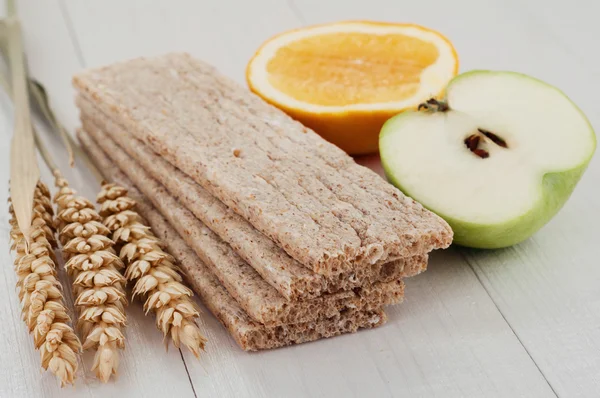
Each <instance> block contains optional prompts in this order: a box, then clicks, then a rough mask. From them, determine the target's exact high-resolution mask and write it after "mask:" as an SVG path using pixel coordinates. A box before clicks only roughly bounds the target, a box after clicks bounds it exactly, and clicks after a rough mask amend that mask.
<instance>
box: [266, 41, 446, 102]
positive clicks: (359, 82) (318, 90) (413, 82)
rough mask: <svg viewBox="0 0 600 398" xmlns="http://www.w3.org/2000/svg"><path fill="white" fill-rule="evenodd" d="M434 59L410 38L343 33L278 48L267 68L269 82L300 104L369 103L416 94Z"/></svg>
mask: <svg viewBox="0 0 600 398" xmlns="http://www.w3.org/2000/svg"><path fill="white" fill-rule="evenodd" d="M438 55H439V52H438V49H437V47H436V46H435V45H433V44H431V43H428V42H426V41H423V40H421V39H418V38H415V37H407V36H403V35H376V36H374V35H372V34H367V33H356V32H343V33H330V34H326V35H322V36H316V37H307V38H304V39H301V40H298V41H295V42H292V43H290V44H289V45H287V46H286V47H281V48H280V49H278V50H277V52H276V53H275V55H274V56H273V58H271V59H270V60H269V62H268V63H267V66H266V68H267V73H268V74H269V83H271V85H272V86H273V87H274V88H275V89H276V90H279V91H281V92H284V93H287V94H288V95H289V96H291V97H293V98H295V99H297V100H299V101H304V102H309V103H312V104H315V105H326V106H327V105H349V104H372V103H383V102H394V101H398V100H401V99H406V98H408V97H412V96H413V95H415V93H416V92H417V91H418V89H419V83H420V75H421V73H422V72H423V70H424V69H425V68H427V67H428V66H430V65H431V64H433V63H434V62H435V61H436V59H437V58H438Z"/></svg>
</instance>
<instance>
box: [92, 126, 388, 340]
mask: <svg viewBox="0 0 600 398" xmlns="http://www.w3.org/2000/svg"><path fill="white" fill-rule="evenodd" d="M82 138H83V139H82V143H83V146H84V148H85V149H86V151H87V152H88V153H89V154H90V156H91V157H92V158H93V159H94V161H95V163H96V164H97V165H99V166H100V168H101V170H102V171H103V172H104V173H107V174H105V177H107V178H108V177H110V178H111V179H112V180H113V181H115V182H117V183H119V184H121V185H127V183H128V180H127V177H126V176H125V175H124V174H122V173H121V172H120V171H118V170H116V169H115V168H114V166H112V165H111V163H110V160H109V159H108V158H107V157H106V156H105V154H104V153H103V152H102V151H101V150H99V149H98V148H97V147H94V146H92V141H90V140H86V137H85V136H83V137H82ZM129 195H130V196H131V197H132V198H134V199H135V200H136V201H137V210H138V211H139V212H140V213H141V215H142V216H143V217H144V218H145V219H146V220H147V221H148V223H149V224H150V226H151V227H152V230H153V232H154V233H155V234H156V236H157V237H159V238H160V239H161V240H162V241H163V242H165V243H166V245H167V249H168V251H169V252H170V253H171V254H172V255H173V256H174V257H175V258H176V259H177V261H178V262H179V265H180V266H181V268H182V270H183V271H184V272H185V274H186V279H187V281H188V283H189V284H190V285H191V286H192V288H193V289H194V291H195V292H196V293H197V294H198V295H199V296H200V298H201V300H202V301H203V302H204V304H205V305H206V307H208V309H209V310H210V311H211V312H212V313H213V315H214V316H215V317H217V319H219V321H220V322H221V323H222V324H223V325H224V326H225V327H226V328H227V329H228V330H229V333H230V334H231V336H232V337H233V338H234V339H235V341H236V342H237V343H238V345H239V346H240V347H241V348H242V349H243V350H246V351H257V350H264V349H270V348H277V347H282V346H286V345H290V344H300V343H304V342H309V341H313V340H317V339H320V338H326V337H333V336H337V335H339V334H342V333H351V332H356V331H357V330H358V329H359V328H373V327H377V326H380V325H382V324H383V323H385V321H386V319H387V318H386V316H385V313H384V312H383V310H382V309H375V310H373V311H358V310H355V309H349V310H346V311H344V312H342V313H338V314H336V315H334V316H333V317H331V318H326V319H321V320H318V321H312V322H306V323H299V324H291V325H279V326H270V327H269V326H265V325H261V324H260V323H258V322H256V321H254V320H252V319H251V318H250V317H249V316H248V314H247V313H246V312H245V311H244V310H243V309H242V308H241V307H240V305H239V304H238V303H237V302H236V301H235V300H234V298H233V297H231V295H230V294H229V293H228V292H227V290H226V289H225V288H224V287H223V286H222V285H221V284H220V282H219V280H218V279H217V277H215V275H214V274H212V272H211V271H210V270H209V268H208V267H207V266H206V265H205V264H204V263H203V262H202V261H201V260H200V259H199V258H198V257H197V256H196V254H195V253H194V251H193V250H192V249H190V248H189V247H188V246H187V245H186V244H185V242H184V241H183V239H182V238H181V236H179V234H178V233H177V231H175V230H174V229H173V228H172V227H171V226H170V225H169V223H168V222H167V220H165V219H164V217H162V216H161V215H160V213H159V212H158V211H157V210H156V209H154V208H153V207H152V205H151V204H150V202H149V201H148V200H147V199H146V198H144V197H143V196H142V195H141V193H140V192H138V191H137V190H136V189H135V188H132V189H131V190H130V191H129Z"/></svg>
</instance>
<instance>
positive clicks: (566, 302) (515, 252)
mask: <svg viewBox="0 0 600 398" xmlns="http://www.w3.org/2000/svg"><path fill="white" fill-rule="evenodd" d="M576 3H577V4H578V6H574V4H568V5H567V4H561V3H559V2H552V3H548V2H542V1H539V0H529V1H527V2H516V1H515V2H500V1H480V2H471V3H469V4H468V8H467V2H464V1H463V2H452V3H448V2H446V3H440V4H436V12H427V9H428V8H429V5H428V4H427V3H424V2H421V3H411V5H410V7H403V9H402V12H399V13H398V15H399V16H400V18H402V20H404V21H411V22H417V23H422V24H424V25H428V26H431V27H434V28H436V29H439V30H441V31H442V32H443V33H445V34H447V35H448V36H449V38H450V39H451V40H452V41H453V42H454V43H455V44H456V46H457V49H458V52H459V55H460V57H461V65H462V66H461V69H462V70H463V71H464V70H469V69H474V68H492V69H508V70H517V71H520V72H525V73H528V74H532V75H534V76H536V77H539V78H541V79H543V80H546V81H548V82H550V83H552V84H555V85H556V86H558V87H560V88H562V89H563V90H564V91H565V92H566V93H567V95H569V96H570V97H571V98H572V99H573V100H574V101H575V102H576V103H577V104H579V106H580V107H581V108H582V109H583V111H584V112H585V113H586V114H587V115H588V117H589V118H590V120H591V122H592V124H593V125H594V126H596V127H598V126H600V117H599V116H598V112H597V109H598V107H600V100H599V99H598V98H597V96H596V95H595V92H594V90H590V85H591V84H592V85H593V84H596V85H597V82H598V76H599V75H598V73H597V68H595V63H593V62H590V61H589V54H590V53H589V49H590V48H593V46H594V45H595V40H596V37H597V36H598V34H599V33H600V28H598V25H597V24H595V23H593V22H592V19H593V18H594V15H596V14H597V13H594V12H593V11H594V10H596V11H600V8H599V7H600V4H599V3H598V2H590V1H586V0H581V1H578V2H576ZM295 4H296V7H297V9H298V12H299V13H300V14H302V16H303V18H305V19H307V20H309V21H310V22H324V21H327V20H330V18H335V19H337V18H342V19H345V18H348V19H353V18H359V17H360V18H375V19H380V18H384V19H386V16H384V15H383V14H381V10H383V9H391V8H392V7H393V4H392V2H391V1H386V0H374V1H370V2H369V4H368V5H362V4H359V3H358V2H351V3H350V4H348V6H347V7H344V8H340V9H335V8H334V5H333V4H331V3H318V2H317V1H314V0H302V1H300V0H296V1H295ZM583 10H585V12H583ZM456 21H460V23H456ZM365 162H367V163H368V164H369V165H370V166H372V167H378V164H377V163H378V162H377V159H376V158H373V157H370V158H367V159H365ZM380 171H381V169H380ZM599 178H600V160H598V158H597V157H596V159H594V160H593V161H592V163H591V164H590V166H589V169H588V172H587V174H586V175H585V177H584V179H583V180H582V182H581V184H580V186H579V187H578V189H577V191H576V192H575V193H574V195H573V197H572V198H571V200H570V201H569V202H568V204H567V205H566V206H565V208H564V209H563V210H562V211H561V212H560V213H559V215H558V216H557V217H556V218H555V219H554V220H553V221H552V222H551V223H550V224H548V225H547V226H546V227H545V228H544V229H542V230H541V231H540V232H539V233H538V234H536V235H535V237H534V238H533V239H531V240H530V241H528V242H525V243H524V244H522V245H518V246H516V247H514V248H511V249H507V250H502V251H487V252H486V251H468V250H465V251H464V252H463V253H464V255H465V256H466V258H467V260H468V261H469V263H471V264H472V266H473V268H474V270H475V272H476V273H477V275H478V277H479V278H480V279H481V281H482V282H483V284H484V286H485V288H486V290H487V291H488V293H489V294H490V296H491V297H492V299H493V300H494V302H495V303H496V305H497V306H498V308H499V309H500V311H501V312H502V314H503V315H504V316H505V318H506V319H507V321H508V322H509V324H510V325H511V327H512V328H513V329H514V331H515V333H516V335H517V336H518V337H519V338H520V340H521V342H522V343H523V345H524V346H525V347H526V348H527V350H528V352H529V354H530V355H531V356H532V358H533V360H534V361H535V362H536V363H537V365H538V366H539V368H540V370H541V372H542V373H543V374H544V375H545V377H546V378H547V379H548V381H549V383H550V384H551V385H552V387H553V388H554V390H555V391H556V393H557V394H558V395H559V396H582V397H583V396H591V395H595V394H596V393H597V391H599V390H600V373H599V372H598V369H599V368H600V343H599V342H600V313H599V311H598V308H599V303H600V301H599V296H598V289H597V284H598V281H599V280H600V269H599V268H598V267H597V264H598V260H597V259H598V255H599V254H600V248H599V247H598V239H599V238H600V235H599V233H598V232H597V231H596V230H595V225H597V224H598V222H600V205H599V203H598V201H597V200H595V199H591V198H596V197H598V194H599V193H600V191H599V188H598V185H597V184H596V181H598V179H599Z"/></svg>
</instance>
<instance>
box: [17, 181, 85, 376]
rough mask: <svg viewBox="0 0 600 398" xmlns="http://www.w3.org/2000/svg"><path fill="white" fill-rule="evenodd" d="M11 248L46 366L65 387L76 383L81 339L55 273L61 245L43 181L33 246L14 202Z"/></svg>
mask: <svg viewBox="0 0 600 398" xmlns="http://www.w3.org/2000/svg"><path fill="white" fill-rule="evenodd" d="M9 211H10V213H11V216H12V218H11V220H10V226H11V231H10V237H11V240H12V244H11V250H13V251H15V252H16V258H15V263H14V265H15V272H16V274H17V290H18V293H19V300H20V301H21V307H22V311H23V320H24V321H25V324H26V325H27V328H28V329H29V332H30V333H33V341H34V344H35V347H36V348H37V349H39V350H40V357H41V361H42V368H44V369H48V368H50V371H51V372H52V373H54V374H55V375H56V377H57V378H58V379H59V380H60V385H61V387H62V386H64V385H66V384H73V381H74V379H75V372H76V371H77V353H79V351H80V350H81V343H80V342H79V339H78V338H77V336H76V335H75V332H74V331H73V329H72V328H71V326H69V323H70V322H71V319H70V318H69V315H68V314H67V309H66V306H65V303H64V301H63V295H62V286H61V284H60V282H59V280H58V276H57V272H56V260H55V258H54V251H53V250H52V248H53V247H54V245H55V244H56V240H55V239H54V234H55V233H56V231H55V230H54V229H53V228H52V204H51V203H50V192H49V191H48V188H47V187H46V186H45V185H44V184H43V183H42V182H38V184H37V187H36V189H35V192H34V199H33V219H32V226H31V229H30V240H29V241H30V242H31V244H30V246H29V248H28V247H27V246H26V241H25V236H24V235H23V234H22V233H21V230H20V229H19V225H18V224H17V220H16V218H15V214H14V211H13V208H12V205H11V206H10V209H9Z"/></svg>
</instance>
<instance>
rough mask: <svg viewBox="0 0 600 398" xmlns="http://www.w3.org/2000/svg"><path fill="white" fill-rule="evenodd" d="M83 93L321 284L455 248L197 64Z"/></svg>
mask: <svg viewBox="0 0 600 398" xmlns="http://www.w3.org/2000/svg"><path fill="white" fill-rule="evenodd" d="M74 84H75V87H76V88H77V89H78V90H79V91H80V95H81V96H83V97H84V98H86V99H87V100H89V101H91V102H92V103H93V104H94V105H95V106H96V107H97V108H98V109H99V110H101V111H102V112H103V113H104V114H105V116H107V117H110V118H111V119H113V120H115V121H116V122H117V123H118V124H120V125H121V126H122V127H124V128H125V130H127V131H130V132H131V133H132V134H134V135H135V136H136V137H137V138H138V139H140V140H142V141H143V142H145V143H147V144H148V145H149V146H150V147H151V148H152V149H153V150H154V151H155V152H156V153H158V154H159V155H161V156H163V157H164V158H165V159H167V160H168V161H169V162H170V163H172V164H173V165H174V166H176V167H177V168H179V169H180V170H182V171H183V172H185V173H186V174H188V175H189V176H190V177H191V178H192V179H194V180H195V181H196V182H197V183H199V184H200V185H202V186H203V187H204V188H205V189H206V190H208V191H209V192H210V193H211V194H212V195H214V196H216V197H217V198H219V199H220V200H221V201H222V202H224V203H225V204H226V205H227V206H229V207H230V208H231V209H233V210H234V211H235V212H237V213H238V214H240V215H241V216H242V217H244V218H245V219H246V220H248V221H249V222H250V223H251V224H252V225H254V227H256V228H257V229H258V230H260V231H261V232H263V233H264V234H265V235H267V236H268V237H270V238H271V239H272V240H273V241H274V242H276V243H277V244H278V245H279V246H280V247H281V248H283V249H284V250H285V251H286V252H287V253H288V254H290V255H291V256H292V257H293V258H294V259H296V260H297V261H298V262H299V263H301V264H303V265H304V266H306V267H309V268H310V269H312V270H314V271H315V272H317V273H321V274H324V275H330V274H333V273H339V272H341V271H345V270H352V269H356V268H358V267H361V266H363V265H364V264H374V263H376V262H378V261H383V260H385V259H387V258H399V257H409V256H413V255H415V254H421V253H426V252H428V251H430V250H432V249H436V248H442V247H447V246H448V245H449V244H450V242H451V239H452V231H451V229H450V227H449V226H448V225H447V224H446V223H445V222H444V221H443V220H442V219H441V218H439V217H437V216H435V215H434V214H433V213H431V212H429V211H427V210H425V209H424V208H423V207H422V206H421V205H420V204H418V203H416V202H415V201H413V200H412V199H410V198H407V197H405V196H404V195H403V194H402V193H401V192H400V191H399V190H397V189H396V188H394V187H392V186H391V185H390V184H388V183H386V182H385V181H383V180H382V179H381V178H379V176H377V175H376V174H375V173H373V172H372V171H370V170H368V169H366V168H364V167H361V166H359V165H357V164H356V163H355V162H354V161H353V160H352V158H350V157H349V156H348V155H346V154H345V153H343V151H341V150H340V149H338V148H337V147H335V146H334V145H331V144H329V143H327V142H326V141H325V140H323V139H322V138H320V137H319V136H318V135H316V134H315V133H314V132H312V131H310V130H309V129H307V128H305V127H303V126H302V125H300V124H299V123H297V122H295V121H293V120H292V119H291V118H289V117H288V116H287V115H285V114H284V113H283V112H282V111H280V110H277V109H276V108H274V107H271V106H270V105H268V104H266V103H265V102H263V101H262V100H260V99H258V97H256V96H254V95H252V94H251V93H249V92H248V91H247V90H245V89H243V88H241V87H240V86H238V85H237V84H235V83H233V82H232V81H230V80H228V79H226V78H224V77H223V76H221V75H219V74H218V73H217V72H216V71H215V70H214V68H212V67H210V66H209V65H206V64H204V63H202V62H199V61H196V60H194V59H192V58H191V57H189V56H188V55H186V54H170V55H166V56H161V57H156V58H140V59H136V60H133V61H129V62H125V63H119V64H115V65H112V66H109V67H104V68H100V69H96V70H91V71H88V72H86V73H84V74H82V75H79V76H77V77H75V79H74Z"/></svg>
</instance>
